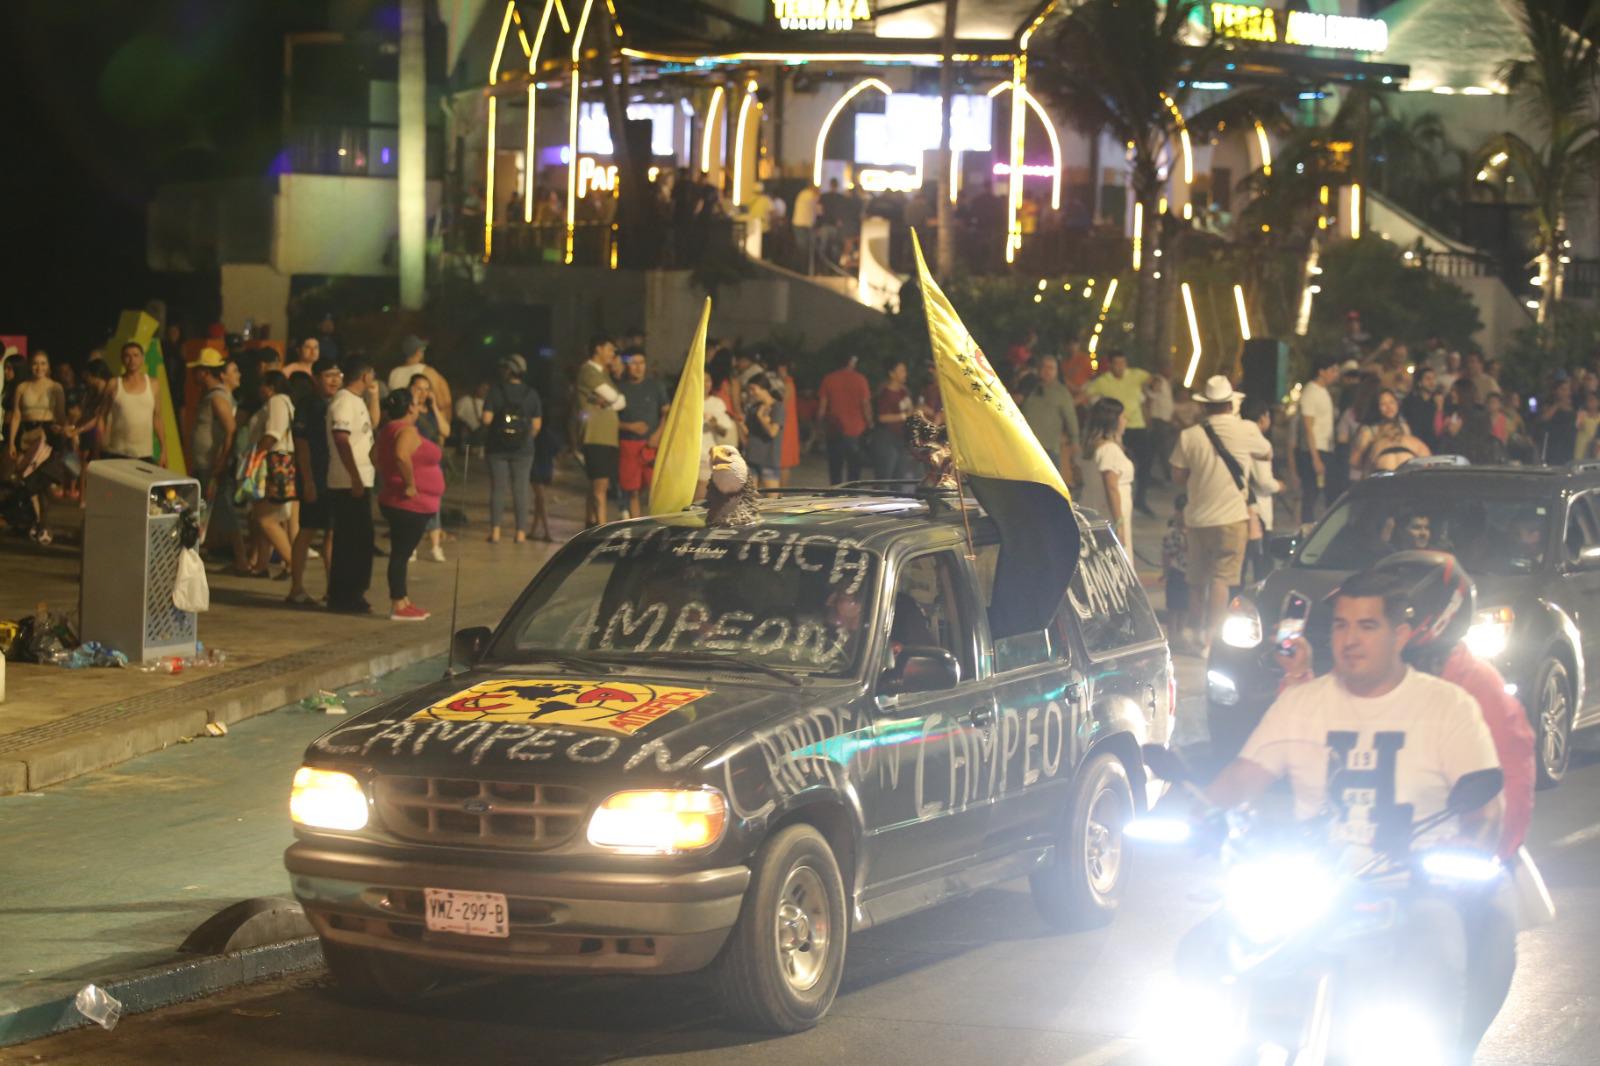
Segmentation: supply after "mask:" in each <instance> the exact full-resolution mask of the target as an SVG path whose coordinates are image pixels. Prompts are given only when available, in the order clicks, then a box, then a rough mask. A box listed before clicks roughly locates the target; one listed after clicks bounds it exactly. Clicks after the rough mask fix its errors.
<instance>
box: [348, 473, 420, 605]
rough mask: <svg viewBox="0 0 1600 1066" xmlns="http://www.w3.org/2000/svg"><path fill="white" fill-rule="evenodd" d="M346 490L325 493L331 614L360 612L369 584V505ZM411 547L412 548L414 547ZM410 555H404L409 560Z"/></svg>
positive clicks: (365, 601) (370, 577) (362, 496)
mask: <svg viewBox="0 0 1600 1066" xmlns="http://www.w3.org/2000/svg"><path fill="white" fill-rule="evenodd" d="M371 492H372V490H371V489H368V490H366V492H364V493H362V494H361V495H360V496H357V495H356V494H355V493H353V492H351V491H350V490H349V489H330V490H329V491H328V511H329V515H330V517H332V519H333V558H332V559H330V560H329V562H328V606H329V607H331V608H332V609H333V610H335V611H356V610H361V609H362V608H364V607H365V606H366V603H367V588H368V586H370V585H371V584H372V501H371V500H369V499H368V498H367V496H368V495H369V494H370V493H371ZM414 546H415V545H413V547H414ZM410 555H411V553H410V552H407V553H406V556H407V557H408V558H409V557H410Z"/></svg>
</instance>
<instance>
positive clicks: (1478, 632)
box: [1466, 607, 1517, 659]
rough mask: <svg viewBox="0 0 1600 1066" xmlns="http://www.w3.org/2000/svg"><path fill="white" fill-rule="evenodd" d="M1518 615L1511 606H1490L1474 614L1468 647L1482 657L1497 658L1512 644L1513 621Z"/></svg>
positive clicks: (1468, 634)
mask: <svg viewBox="0 0 1600 1066" xmlns="http://www.w3.org/2000/svg"><path fill="white" fill-rule="evenodd" d="M1516 618H1517V615H1516V612H1515V611H1513V610H1512V609H1511V608H1509V607H1490V608H1488V609H1487V610H1482V611H1479V612H1478V613H1477V614H1475V615H1473V616H1472V628H1471V629H1469V630H1467V636H1466V642H1467V648H1468V650H1470V651H1471V652H1472V654H1474V655H1476V656H1477V657H1478V658H1480V659H1497V658H1499V657H1500V656H1501V655H1503V654H1505V650H1506V648H1507V647H1508V646H1509V645H1510V644H1511V623H1512V622H1514V621H1516Z"/></svg>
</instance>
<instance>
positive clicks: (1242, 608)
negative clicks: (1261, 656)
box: [1219, 596, 1261, 649]
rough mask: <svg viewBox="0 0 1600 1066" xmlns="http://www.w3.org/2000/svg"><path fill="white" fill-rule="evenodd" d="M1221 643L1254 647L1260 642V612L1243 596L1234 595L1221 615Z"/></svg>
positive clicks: (1235, 646)
mask: <svg viewBox="0 0 1600 1066" xmlns="http://www.w3.org/2000/svg"><path fill="white" fill-rule="evenodd" d="M1219 635H1220V636H1221V637H1222V643H1224V644H1226V645H1228V647H1230V648H1246V649H1248V648H1254V647H1256V646H1257V645H1259V644H1260V643H1261V612H1260V611H1258V610H1256V605H1255V604H1254V603H1253V602H1252V601H1250V600H1247V599H1245V598H1244V597H1243V596H1235V597H1234V598H1233V602H1232V603H1230V604H1228V613H1227V614H1225V615H1223V617H1222V631H1221V633H1220V634H1219Z"/></svg>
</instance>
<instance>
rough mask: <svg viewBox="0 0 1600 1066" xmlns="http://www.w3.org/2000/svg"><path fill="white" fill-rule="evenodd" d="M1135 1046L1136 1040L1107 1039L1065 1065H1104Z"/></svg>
mask: <svg viewBox="0 0 1600 1066" xmlns="http://www.w3.org/2000/svg"><path fill="white" fill-rule="evenodd" d="M1137 1046H1138V1044H1137V1041H1133V1040H1108V1041H1106V1042H1105V1043H1104V1044H1101V1045H1100V1046H1099V1047H1097V1048H1095V1049H1094V1050H1092V1051H1086V1052H1084V1053H1083V1054H1082V1055H1079V1056H1078V1057H1077V1058H1075V1059H1071V1060H1069V1061H1068V1062H1067V1063H1066V1066H1106V1063H1108V1062H1111V1061H1112V1060H1114V1059H1118V1058H1121V1057H1122V1056H1123V1055H1124V1054H1125V1053H1127V1052H1129V1051H1132V1050H1133V1049H1134V1048H1135V1047H1137Z"/></svg>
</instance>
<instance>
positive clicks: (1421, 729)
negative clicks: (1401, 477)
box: [1206, 568, 1514, 1058]
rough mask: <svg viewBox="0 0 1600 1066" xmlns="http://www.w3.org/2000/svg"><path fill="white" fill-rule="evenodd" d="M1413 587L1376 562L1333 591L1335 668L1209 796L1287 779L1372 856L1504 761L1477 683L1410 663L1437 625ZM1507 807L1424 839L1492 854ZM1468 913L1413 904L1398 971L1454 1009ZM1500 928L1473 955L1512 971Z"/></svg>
mask: <svg viewBox="0 0 1600 1066" xmlns="http://www.w3.org/2000/svg"><path fill="white" fill-rule="evenodd" d="M1413 585H1414V582H1413V581H1411V580H1408V578H1407V577H1406V576H1404V575H1402V574H1399V573H1396V572H1394V571H1393V570H1379V569H1376V568H1375V569H1373V570H1369V571H1364V572H1362V573H1358V574H1356V575H1354V576H1352V577H1350V578H1348V579H1347V580H1346V581H1345V582H1344V583H1343V585H1341V586H1340V588H1339V589H1338V591H1337V592H1336V593H1335V594H1334V595H1333V597H1332V600H1333V620H1332V626H1331V629H1332V640H1331V644H1332V651H1333V669H1332V671H1331V672H1330V673H1329V674H1327V675H1324V676H1322V677H1319V678H1316V679H1314V680H1309V681H1302V682H1301V683H1299V684H1295V685H1292V686H1289V687H1288V688H1286V689H1285V690H1284V691H1282V692H1281V693H1280V694H1279V696H1278V699H1277V700H1276V701H1274V703H1273V705H1272V706H1271V707H1270V708H1269V709H1268V710H1267V713H1266V715H1265V716H1264V717H1263V718H1262V720H1261V723H1260V725H1258V726H1257V727H1256V730H1255V732H1254V733H1252V734H1251V736H1250V739H1249V740H1248V741H1247V742H1246V743H1245V746H1244V749H1243V751H1242V752H1241V753H1240V755H1239V757H1238V758H1237V759H1235V760H1234V761H1233V762H1232V763H1230V764H1229V765H1228V766H1226V767H1224V768H1223V770H1222V772H1221V773H1220V774H1219V775H1218V776H1217V778H1216V780H1215V781H1213V782H1212V784H1211V785H1210V786H1209V787H1208V788H1207V789H1206V796H1207V799H1208V800H1209V801H1210V802H1211V803H1213V804H1215V805H1216V806H1218V807H1224V808H1225V807H1234V806H1237V805H1239V804H1243V803H1247V802H1251V801H1253V800H1256V799H1258V798H1260V797H1261V796H1262V795H1263V794H1264V793H1265V792H1266V791H1267V789H1268V788H1269V787H1271V785H1272V784H1273V782H1274V781H1276V780H1278V779H1280V778H1287V779H1288V781H1289V783H1290V785H1291V787H1292V790H1293V793H1294V800H1295V814H1296V817H1297V818H1300V819H1309V818H1312V817H1314V816H1316V815H1317V814H1319V813H1320V812H1322V811H1323V810H1324V809H1326V808H1327V807H1328V805H1329V801H1330V800H1331V801H1332V805H1333V807H1334V809H1335V810H1336V811H1337V816H1336V818H1335V820H1334V823H1333V826H1332V831H1333V833H1334V836H1335V839H1337V840H1340V841H1342V842H1344V843H1345V844H1346V845H1347V846H1348V847H1349V848H1350V849H1351V853H1352V854H1351V857H1352V858H1353V859H1355V860H1357V861H1362V860H1364V859H1366V858H1368V857H1370V854H1371V853H1370V852H1369V851H1366V850H1365V849H1370V848H1374V847H1382V846H1384V845H1386V844H1388V843H1390V842H1396V841H1404V840H1408V839H1409V838H1410V833H1411V826H1412V824H1413V822H1414V821H1419V820H1422V819H1425V818H1428V817H1429V816H1431V815H1433V814H1436V813H1438V812H1441V811H1443V810H1444V809H1445V805H1446V800H1447V798H1448V796H1449V793H1450V789H1451V787H1452V786H1453V785H1454V784H1455V782H1456V781H1457V780H1459V779H1460V778H1461V777H1462V776H1464V775H1466V774H1468V773H1472V772H1475V771H1478V770H1487V769H1498V768H1499V765H1500V762H1499V757H1498V755H1497V753H1496V751H1495V746H1494V741H1493V738H1492V736H1491V734H1490V732H1489V729H1488V727H1487V726H1486V725H1485V724H1484V720H1483V716H1482V715H1481V714H1480V713H1479V712H1478V710H1477V707H1476V705H1475V703H1474V701H1473V698H1472V697H1471V696H1470V695H1469V694H1468V693H1467V691H1466V690H1465V689H1463V688H1461V687H1460V686H1459V685H1456V684H1453V683H1451V682H1449V681H1445V680H1443V679H1442V678H1438V677H1433V676H1431V675H1429V674H1425V673H1422V672H1421V671H1419V670H1416V669H1413V668H1412V667H1411V666H1410V665H1408V664H1407V663H1406V661H1405V660H1404V658H1402V655H1401V653H1402V651H1403V650H1404V649H1405V647H1406V646H1407V644H1408V643H1409V642H1410V640H1411V638H1412V637H1413V636H1414V635H1415V634H1416V632H1417V631H1418V630H1419V629H1424V630H1426V629H1429V628H1431V626H1432V623H1433V621H1434V619H1433V618H1432V617H1431V613H1430V612H1429V611H1428V609H1427V604H1426V603H1423V604H1422V609H1421V610H1419V606H1418V603H1417V602H1414V600H1413V596H1414V588H1413ZM1419 599H1420V597H1419ZM1467 617H1469V618H1470V614H1469V615H1468V616H1467ZM1335 775H1337V776H1335ZM1330 780H1332V781H1333V783H1334V785H1335V789H1334V792H1335V794H1334V795H1332V796H1330V795H1329V783H1330ZM1500 810H1501V804H1500V802H1499V800H1498V799H1497V800H1496V801H1494V802H1491V803H1490V804H1487V805H1486V806H1485V807H1483V808H1481V809H1480V810H1478V811H1475V812H1472V813H1470V814H1467V815H1464V816H1462V817H1461V818H1459V819H1456V820H1455V821H1456V822H1457V823H1459V824H1457V825H1455V826H1454V827H1452V826H1451V824H1450V823H1449V822H1446V823H1445V824H1444V825H1443V826H1441V827H1439V828H1438V829H1437V830H1435V831H1434V832H1433V833H1431V834H1430V835H1429V836H1428V837H1427V838H1425V842H1426V843H1440V842H1443V841H1444V840H1448V839H1451V838H1452V837H1454V838H1455V840H1457V841H1458V842H1461V841H1467V842H1471V843H1472V844H1474V845H1476V846H1479V847H1481V848H1482V849H1483V850H1485V851H1491V850H1494V849H1495V846H1496V844H1497V843H1498V842H1499V841H1500V838H1501V833H1500V821H1501V819H1500ZM1467 920H1468V915H1466V914H1464V913H1462V911H1461V909H1458V907H1457V906H1456V904H1455V903H1454V902H1452V901H1449V900H1442V899H1437V898H1433V897H1430V896H1427V895H1420V896H1418V897H1416V898H1415V899H1413V900H1411V901H1410V905H1409V907H1408V911H1407V914H1406V918H1405V921H1404V924H1403V926H1402V928H1401V932H1400V936H1401V943H1400V945H1399V953H1398V956H1397V961H1398V964H1399V968H1400V969H1402V970H1405V971H1410V972H1414V973H1415V974H1416V976H1417V980H1416V982H1414V984H1413V987H1415V988H1416V989H1417V991H1418V992H1419V993H1420V994H1424V995H1437V996H1441V997H1444V998H1443V999H1442V1000H1441V1002H1440V1003H1439V1006H1440V1007H1441V1008H1442V1009H1444V1010H1446V1011H1447V1012H1448V1013H1447V1014H1446V1016H1447V1017H1449V1016H1455V1017H1460V1016H1461V1012H1463V1011H1464V1010H1465V1009H1466V1004H1465V999H1464V996H1463V992H1464V990H1465V972H1466V967H1467V965H1468V958H1467V956H1468V951H1469V948H1468V940H1469V937H1468V935H1467V930H1466V922H1467ZM1490 924H1491V928H1490V929H1488V930H1483V931H1478V930H1475V931H1474V934H1475V937H1481V938H1484V942H1483V943H1482V944H1480V950H1478V951H1475V952H1473V956H1474V961H1475V962H1478V963H1479V965H1480V966H1481V965H1484V964H1485V962H1484V960H1495V961H1498V962H1499V964H1500V965H1502V966H1504V965H1505V964H1506V962H1507V961H1510V962H1511V963H1512V964H1513V965H1514V949H1513V948H1512V947H1511V945H1510V941H1511V939H1512V937H1513V936H1514V930H1513V927H1512V925H1511V924H1510V922H1509V921H1507V922H1503V923H1502V922H1495V923H1490ZM1485 949H1486V950H1485ZM1506 981H1507V982H1509V978H1506ZM1476 998H1477V997H1474V1001H1475V1002H1476ZM1492 1017H1493V1015H1492V1014H1491V1015H1490V1018H1492ZM1478 1021H1479V1020H1478V1019H1476V1018H1475V1019H1473V1020H1472V1021H1469V1022H1467V1024H1465V1025H1463V1026H1461V1027H1460V1029H1461V1032H1462V1033H1463V1036H1462V1038H1461V1048H1462V1050H1463V1051H1465V1052H1467V1053H1468V1054H1467V1057H1468V1058H1470V1049H1471V1048H1472V1047H1474V1046H1476V1042H1477V1037H1478V1036H1479V1035H1481V1033H1482V1032H1483V1030H1484V1029H1487V1022H1483V1023H1482V1024H1481V1026H1480V1025H1479V1024H1478Z"/></svg>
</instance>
